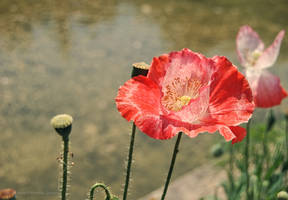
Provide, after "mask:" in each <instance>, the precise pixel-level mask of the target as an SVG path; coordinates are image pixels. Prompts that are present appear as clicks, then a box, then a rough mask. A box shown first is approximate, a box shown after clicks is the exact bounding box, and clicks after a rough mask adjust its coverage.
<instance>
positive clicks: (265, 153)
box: [262, 129, 270, 169]
mask: <svg viewBox="0 0 288 200" xmlns="http://www.w3.org/2000/svg"><path fill="white" fill-rule="evenodd" d="M268 132H269V131H268V130H267V129H266V130H265V132H264V138H263V144H262V146H263V157H262V159H263V160H264V164H265V167H266V169H268V167H269V159H270V155H269V151H268V145H267V139H268ZM262 164H263V163H262Z"/></svg>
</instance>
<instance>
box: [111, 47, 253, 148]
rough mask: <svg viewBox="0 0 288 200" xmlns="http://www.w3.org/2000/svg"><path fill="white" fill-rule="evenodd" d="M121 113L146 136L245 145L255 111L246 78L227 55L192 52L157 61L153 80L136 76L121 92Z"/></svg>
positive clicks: (119, 104) (180, 53) (149, 77)
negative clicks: (206, 136)
mask: <svg viewBox="0 0 288 200" xmlns="http://www.w3.org/2000/svg"><path fill="white" fill-rule="evenodd" d="M116 104H117V108H118V110H119V112H120V113H121V115H122V116H123V117H124V118H125V119H127V120H128V121H131V120H132V121H134V123H135V124H136V126H137V127H138V128H139V129H140V130H141V131H142V132H144V133H145V134H147V135H149V136H150V137H152V138H155V139H169V138H172V137H173V136H175V135H176V134H177V133H178V132H180V131H181V132H184V133H185V134H187V135H188V136H190V137H196V136H197V135H198V134H199V133H202V132H209V133H214V132H215V131H217V130H219V132H220V134H221V135H223V136H224V138H225V139H226V140H227V141H229V140H232V143H235V142H239V141H241V140H242V139H243V138H244V137H245V135H246V130H245V129H244V128H242V127H239V126H238V125H239V124H241V123H243V122H247V121H248V120H249V118H250V117H251V115H252V112H253V110H254V103H253V100H252V92H251V89H250V87H249V84H248V82H247V80H246V79H245V77H244V76H243V75H242V74H241V73H240V72H239V71H238V70H237V68H236V67H235V66H233V65H232V64H231V63H230V62H229V61H228V60H227V59H226V58H225V57H220V56H215V57H213V58H206V57H205V56H203V55H201V54H199V53H194V52H192V51H191V50H189V49H183V50H182V51H178V52H172V53H170V54H169V55H167V54H165V55H162V56H160V57H159V58H154V59H153V61H152V64H151V67H150V69H149V72H148V75H147V77H145V76H141V75H140V76H136V77H134V78H132V79H130V80H128V81H127V82H126V83H125V84H124V85H123V86H121V87H120V88H119V92H118V96H117V97H116Z"/></svg>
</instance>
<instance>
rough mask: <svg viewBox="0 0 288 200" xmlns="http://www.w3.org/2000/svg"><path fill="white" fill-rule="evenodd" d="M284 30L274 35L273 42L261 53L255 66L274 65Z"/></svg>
mask: <svg viewBox="0 0 288 200" xmlns="http://www.w3.org/2000/svg"><path fill="white" fill-rule="evenodd" d="M284 35H285V31H284V30H282V31H280V32H279V33H278V35H277V36H276V38H275V40H274V42H273V43H272V44H271V45H270V46H269V47H268V48H267V49H266V50H265V51H264V52H263V53H262V54H261V56H260V57H259V58H258V60H257V61H256V64H255V68H267V67H271V66H272V65H274V63H275V62H276V59H277V57H278V54H279V50H280V47H281V43H282V40H283V37H284Z"/></svg>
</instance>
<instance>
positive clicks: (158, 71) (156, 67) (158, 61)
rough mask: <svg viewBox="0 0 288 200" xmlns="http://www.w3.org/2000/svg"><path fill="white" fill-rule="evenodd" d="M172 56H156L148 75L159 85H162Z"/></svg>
mask: <svg viewBox="0 0 288 200" xmlns="http://www.w3.org/2000/svg"><path fill="white" fill-rule="evenodd" d="M169 63H170V58H169V55H168V54H163V55H162V56H160V57H154V58H153V60H152V64H151V67H150V68H149V72H148V74H147V77H148V78H149V79H151V80H153V81H154V82H155V83H156V84H157V85H158V86H160V89H161V85H162V81H163V78H164V76H165V74H166V71H167V69H168V67H169Z"/></svg>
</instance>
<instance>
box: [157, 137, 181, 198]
mask: <svg viewBox="0 0 288 200" xmlns="http://www.w3.org/2000/svg"><path fill="white" fill-rule="evenodd" d="M181 136H182V132H180V133H179V134H178V137H177V141H176V143H175V146H174V151H173V156H172V160H171V164H170V168H169V172H168V175H167V179H166V183H165V186H164V190H163V194H162V197H161V200H164V199H165V196H166V193H167V190H168V186H169V183H170V179H171V176H172V172H173V168H174V165H175V161H176V156H177V153H178V152H179V144H180V141H181Z"/></svg>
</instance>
